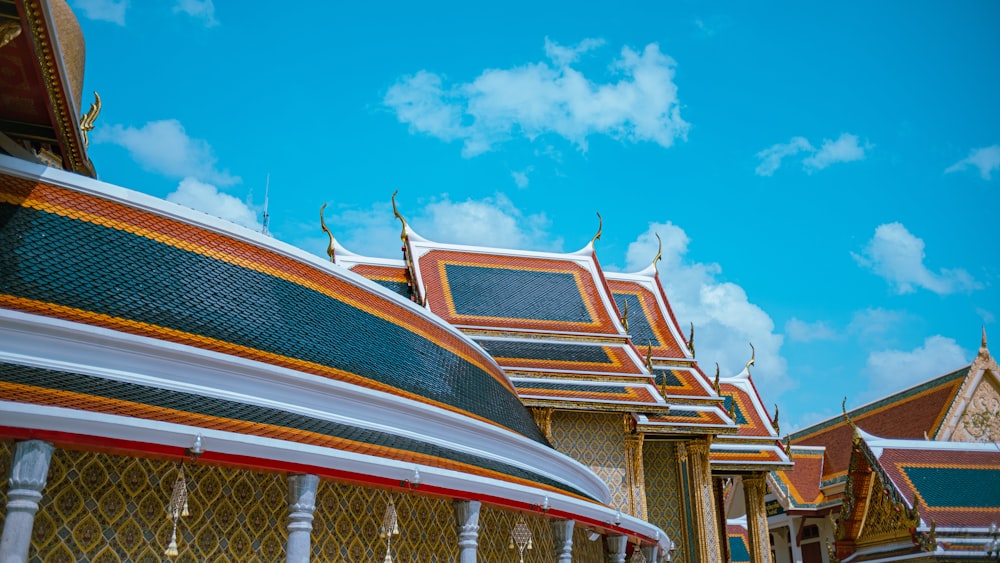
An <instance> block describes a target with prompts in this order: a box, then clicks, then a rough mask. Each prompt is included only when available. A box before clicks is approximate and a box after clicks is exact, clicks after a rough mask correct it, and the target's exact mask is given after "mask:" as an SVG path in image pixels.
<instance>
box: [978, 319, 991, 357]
mask: <svg viewBox="0 0 1000 563" xmlns="http://www.w3.org/2000/svg"><path fill="white" fill-rule="evenodd" d="M989 355H990V350H989V348H987V347H986V325H983V342H982V344H980V345H979V357H980V358H988V357H989Z"/></svg>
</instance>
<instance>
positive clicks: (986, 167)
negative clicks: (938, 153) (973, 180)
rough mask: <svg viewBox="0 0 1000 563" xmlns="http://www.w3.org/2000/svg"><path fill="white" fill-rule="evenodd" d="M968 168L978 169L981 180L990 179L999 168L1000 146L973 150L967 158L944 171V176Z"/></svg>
mask: <svg viewBox="0 0 1000 563" xmlns="http://www.w3.org/2000/svg"><path fill="white" fill-rule="evenodd" d="M969 166H975V167H976V168H978V169H979V175H980V176H982V178H983V180H989V179H990V178H992V172H993V171H994V170H996V169H998V168H1000V145H993V146H989V147H983V148H981V149H973V151H972V152H971V153H970V154H969V156H968V157H966V158H964V159H962V160H959V161H958V162H956V163H955V164H952V165H951V166H949V167H948V168H946V169H945V171H944V172H945V174H948V173H951V172H957V171H959V170H965V169H966V168H968V167H969Z"/></svg>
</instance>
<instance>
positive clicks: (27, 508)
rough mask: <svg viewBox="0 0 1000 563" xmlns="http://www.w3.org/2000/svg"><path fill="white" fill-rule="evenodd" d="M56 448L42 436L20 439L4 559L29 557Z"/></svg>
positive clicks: (8, 562) (11, 562)
mask: <svg viewBox="0 0 1000 563" xmlns="http://www.w3.org/2000/svg"><path fill="white" fill-rule="evenodd" d="M54 449H55V448H53V447H52V444H49V443H48V442H42V441H41V440H27V441H24V442H18V443H17V447H16V449H15V450H14V460H13V463H11V466H10V481H9V483H10V487H9V488H8V489H7V517H6V519H5V520H4V523H3V536H2V537H0V563H23V562H24V561H27V560H28V549H29V548H30V547H31V529H32V528H34V526H35V513H37V512H38V502H39V501H40V500H42V489H44V488H45V481H46V480H47V479H48V475H49V462H50V461H51V460H52V451H53V450H54Z"/></svg>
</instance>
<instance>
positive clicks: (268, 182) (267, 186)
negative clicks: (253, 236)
mask: <svg viewBox="0 0 1000 563" xmlns="http://www.w3.org/2000/svg"><path fill="white" fill-rule="evenodd" d="M270 188H271V173H270V172H268V173H267V180H266V181H265V182H264V217H263V220H262V221H261V223H262V224H263V226H262V227H261V229H260V232H261V234H265V235H270V233H269V232H267V222H268V220H269V219H270V218H271V216H270V215H268V214H267V195H268V191H269V190H270Z"/></svg>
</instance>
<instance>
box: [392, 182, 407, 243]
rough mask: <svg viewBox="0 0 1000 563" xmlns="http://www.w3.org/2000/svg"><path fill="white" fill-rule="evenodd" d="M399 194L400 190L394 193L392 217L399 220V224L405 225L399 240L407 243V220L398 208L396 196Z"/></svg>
mask: <svg viewBox="0 0 1000 563" xmlns="http://www.w3.org/2000/svg"><path fill="white" fill-rule="evenodd" d="M398 193H399V190H396V191H394V192H392V215H393V217H395V218H396V219H399V222H400V223H402V224H403V232H401V233H400V234H399V240H401V241H403V242H406V219H404V218H403V216H402V215H401V214H400V213H399V208H398V207H396V194H398Z"/></svg>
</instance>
